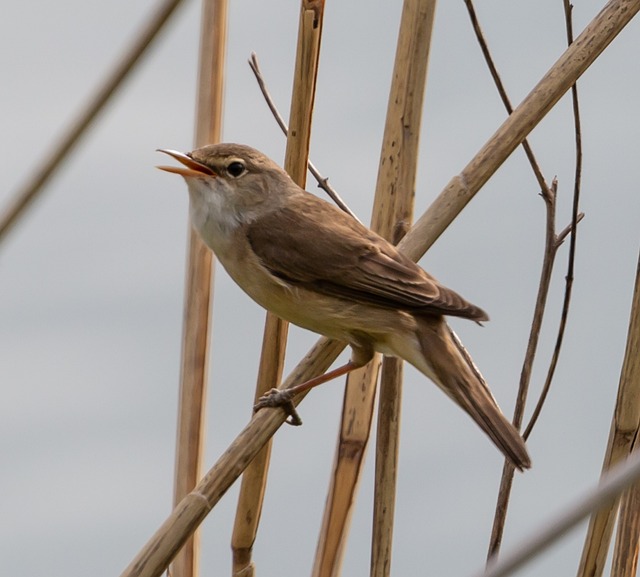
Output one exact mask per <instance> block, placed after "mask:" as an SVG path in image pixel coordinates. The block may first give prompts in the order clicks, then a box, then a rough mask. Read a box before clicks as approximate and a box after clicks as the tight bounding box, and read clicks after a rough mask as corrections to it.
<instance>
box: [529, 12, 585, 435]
mask: <svg viewBox="0 0 640 577" xmlns="http://www.w3.org/2000/svg"><path fill="white" fill-rule="evenodd" d="M563 6H564V14H565V24H566V29H567V44H568V45H569V46H571V44H572V43H573V23H572V18H571V12H572V6H571V4H570V3H569V0H563ZM571 101H572V105H573V124H574V130H575V142H576V166H575V176H574V181H573V206H572V212H571V226H570V230H571V238H570V239H569V258H568V263H567V276H566V277H565V290H564V301H563V303H562V313H561V316H560V326H559V327H558V335H557V337H556V343H555V346H554V349H553V355H552V357H551V362H550V364H549V370H548V371H547V377H546V379H545V382H544V386H543V387H542V392H541V393H540V398H539V399H538V403H537V404H536V408H535V409H534V411H533V414H532V415H531V419H530V420H529V424H528V425H527V428H526V430H525V432H524V434H523V437H524V438H525V439H528V438H529V435H530V434H531V431H532V430H533V427H534V426H535V424H536V421H537V420H538V417H539V416H540V412H541V411H542V407H543V405H544V402H545V400H546V398H547V395H548V393H549V389H550V388H551V381H552V380H553V375H554V374H555V370H556V366H557V364H558V359H559V357H560V349H561V348H562V341H563V340H564V334H565V329H566V326H567V319H568V317H569V305H570V303H571V290H572V288H573V269H574V263H575V254H576V239H577V232H578V223H579V222H580V221H581V220H582V217H583V216H584V214H582V213H580V212H579V208H580V185H581V182H582V129H581V124H580V104H579V102H578V86H577V85H576V84H574V85H573V86H572V87H571ZM563 232H564V231H563ZM563 238H564V237H562V233H561V234H560V235H558V239H557V241H556V244H560V243H561V242H562V240H563Z"/></svg>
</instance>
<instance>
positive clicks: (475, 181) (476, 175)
mask: <svg viewBox="0 0 640 577" xmlns="http://www.w3.org/2000/svg"><path fill="white" fill-rule="evenodd" d="M638 10H640V0H612V1H611V2H609V3H608V4H607V5H606V6H605V7H604V8H603V10H602V11H601V12H600V13H599V14H598V15H597V16H596V17H595V18H594V19H593V21H592V22H591V23H590V24H589V26H587V28H586V29H585V30H584V31H583V32H582V34H581V35H580V36H579V37H578V38H577V39H576V41H575V42H574V43H573V44H572V45H571V46H570V47H569V48H568V49H567V50H566V51H565V53H564V54H563V55H562V56H561V57H560V59H559V60H558V61H557V62H556V64H554V65H553V66H552V68H551V69H550V70H549V71H548V72H547V74H546V75H545V76H544V77H543V79H542V80H541V81H540V82H539V83H538V85H537V86H536V87H535V88H534V90H533V91H532V92H531V93H530V94H529V96H527V97H526V98H525V100H524V101H523V102H522V103H521V104H520V105H519V106H518V107H517V108H516V110H515V111H514V113H513V114H512V115H511V116H509V118H507V120H506V121H505V122H504V123H503V124H502V126H501V127H500V128H499V129H498V130H497V132H496V133H495V134H494V135H493V136H492V137H491V138H490V139H489V141H488V142H487V143H486V144H485V145H484V146H483V147H482V149H481V150H480V151H479V152H478V153H477V154H476V155H475V156H474V157H473V159H472V160H471V162H470V163H469V164H468V165H467V166H466V167H465V168H464V169H463V171H462V172H461V173H460V175H458V176H457V177H455V178H453V179H452V181H451V182H450V183H449V184H448V185H447V186H446V187H445V189H444V190H443V191H442V192H441V193H440V195H439V196H438V198H437V199H436V200H435V202H434V203H433V204H432V205H431V207H430V208H429V209H428V210H427V211H426V212H425V213H424V214H423V215H422V216H421V217H420V219H419V220H418V222H417V223H416V224H415V225H414V226H413V227H412V228H411V230H410V231H409V232H408V233H407V235H406V237H405V238H403V240H402V241H401V242H400V243H399V245H398V247H399V248H400V250H402V251H403V252H404V253H405V254H406V255H407V256H408V257H410V258H412V259H413V260H418V259H419V258H421V257H422V255H423V254H424V253H425V252H426V250H427V249H428V248H429V247H430V246H431V245H432V244H433V243H434V242H435V241H436V240H437V239H438V237H439V236H440V234H442V232H443V231H444V230H445V229H446V227H447V226H448V225H449V224H450V223H451V222H452V221H453V219H454V218H455V217H456V216H457V215H458V214H459V213H460V211H461V210H462V209H463V208H464V206H466V204H467V203H468V202H469V201H470V200H471V198H473V196H474V195H475V194H476V193H477V192H478V190H479V189H480V187H481V186H482V185H483V184H484V183H485V182H486V181H487V180H488V179H489V177H490V176H491V174H493V172H495V171H496V170H497V168H498V167H499V166H500V165H501V164H502V162H504V160H505V159H506V158H507V157H508V156H509V154H511V152H513V150H514V149H515V148H516V147H517V146H518V145H519V144H520V142H522V140H523V139H524V138H525V137H526V135H527V134H528V133H529V132H530V131H531V130H532V129H533V128H534V127H535V126H536V124H537V123H538V122H540V120H541V119H542V118H543V117H544V116H545V114H546V113H547V112H548V111H549V110H550V109H551V107H552V106H553V105H554V104H555V103H556V102H557V101H558V100H559V99H560V97H561V96H562V95H563V94H564V93H565V92H566V91H567V90H568V89H569V88H570V87H571V85H572V84H573V83H575V81H576V80H577V79H578V77H579V76H580V75H581V74H582V73H583V72H584V71H585V70H586V69H587V68H588V67H589V66H590V65H591V64H592V63H593V61H594V60H595V59H596V58H597V56H598V55H599V54H600V53H601V52H602V51H603V50H604V49H605V48H606V47H607V46H608V45H609V43H610V42H611V41H612V40H613V38H615V36H616V35H617V34H618V33H619V32H620V31H621V30H622V29H623V28H624V27H625V26H626V24H628V22H629V21H630V20H631V19H632V18H633V16H634V15H635V14H636V13H637V12H638ZM344 346H345V345H344V344H343V343H337V342H334V341H331V340H329V339H325V338H321V339H320V340H319V341H318V343H317V344H316V345H315V346H314V347H313V348H312V349H311V351H310V352H309V353H308V354H307V355H306V357H305V358H304V359H303V360H302V361H301V362H300V363H299V364H298V366H297V367H296V368H295V369H294V371H293V373H292V374H291V375H290V376H289V378H288V379H287V380H286V381H285V383H284V385H283V386H284V387H287V386H292V385H293V384H295V383H299V382H302V381H303V380H306V379H308V378H310V377H313V376H315V375H317V374H319V373H320V372H323V371H325V370H326V369H327V368H328V367H329V366H330V365H331V363H332V362H333V361H334V360H335V359H336V358H337V356H338V355H339V354H340V352H341V351H342V350H343V348H344ZM300 397H302V395H301V396H300ZM296 400H297V401H298V402H299V400H301V399H296ZM284 420H285V414H284V412H283V411H281V410H264V411H260V412H259V413H258V414H256V415H255V416H254V417H253V419H252V420H251V421H250V422H249V424H248V425H247V426H246V427H245V428H244V429H243V430H242V431H241V432H240V434H239V435H238V436H237V437H236V439H235V440H234V441H233V442H232V443H231V445H230V446H229V448H228V449H227V450H226V451H225V453H223V455H222V456H221V457H220V458H219V459H218V461H217V462H216V464H215V465H214V466H213V467H212V468H211V469H210V470H209V472H208V473H207V474H206V475H205V476H204V478H203V479H202V481H201V482H200V483H198V486H197V487H196V488H195V489H194V491H192V492H191V493H190V494H189V495H187V496H186V497H185V498H184V499H183V500H182V501H181V502H180V503H179V504H178V506H177V507H176V508H175V509H174V511H173V512H172V513H171V514H170V515H169V517H168V518H167V519H166V521H165V522H164V523H163V524H162V525H161V526H160V528H159V529H158V530H157V531H156V533H155V534H154V535H153V536H152V537H151V539H150V540H149V541H148V542H147V544H146V545H145V546H144V547H143V548H142V549H141V551H140V552H139V553H138V555H136V557H135V558H134V559H133V561H132V562H131V563H130V565H129V566H128V567H127V568H126V569H125V571H124V572H123V573H122V577H132V576H134V575H135V576H140V577H158V576H159V575H160V574H161V573H162V571H164V569H165V568H166V567H167V565H168V564H169V562H170V561H171V559H172V558H173V557H174V555H175V554H176V552H177V551H178V549H179V548H180V546H181V545H182V544H183V543H184V542H185V540H186V539H187V538H188V537H189V535H191V533H193V531H194V530H195V529H196V527H197V526H198V525H199V524H200V523H201V522H202V520H203V519H204V518H205V517H206V515H207V514H208V512H209V511H210V510H211V509H212V508H213V507H214V506H215V505H216V503H217V502H218V501H219V500H220V498H221V497H222V495H224V493H225V492H226V491H227V490H228V489H229V487H230V486H231V484H232V483H233V482H234V481H235V480H236V479H237V478H238V477H239V476H240V474H241V473H242V471H243V470H244V469H245V468H246V467H247V465H248V464H249V463H250V462H251V460H252V459H253V458H254V457H255V455H256V454H257V453H258V451H259V450H260V449H261V448H262V447H263V446H264V444H265V443H266V442H267V441H268V439H269V438H270V437H271V436H272V435H273V434H274V433H275V432H276V430H277V429H278V427H280V426H281V425H282V423H283V422H284Z"/></svg>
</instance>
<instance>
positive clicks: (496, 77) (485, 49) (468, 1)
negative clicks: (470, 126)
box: [465, 0, 549, 194]
mask: <svg viewBox="0 0 640 577" xmlns="http://www.w3.org/2000/svg"><path fill="white" fill-rule="evenodd" d="M465 5H466V6H467V11H468V12H469V18H470V19H471V25H472V26H473V31H474V32H475V35H476V39H477V40H478V44H480V50H482V54H483V56H484V59H485V61H486V63H487V66H488V67H489V72H490V73H491V77H492V78H493V81H494V82H495V85H496V88H497V90H498V94H499V95H500V98H501V99H502V103H503V104H504V107H505V109H506V110H507V112H508V113H509V114H511V113H512V112H513V106H512V105H511V101H510V100H509V96H508V95H507V91H506V89H505V87H504V84H503V83H502V79H501V78H500V74H498V69H497V68H496V65H495V63H494V61H493V57H492V56H491V52H490V51H489V46H488V44H487V42H486V40H485V38H484V34H483V32H482V28H480V23H479V21H478V17H477V15H476V10H475V8H474V6H473V2H472V0H465ZM522 148H524V152H525V154H526V155H527V159H528V160H529V164H530V165H531V168H532V169H533V174H534V175H535V177H536V180H537V181H538V185H539V186H540V190H541V191H542V192H543V194H546V193H548V191H549V186H548V185H547V183H546V181H545V179H544V176H543V174H542V170H540V166H539V164H538V161H537V160H536V157H535V155H534V154H533V150H532V149H531V146H530V145H529V141H528V140H527V139H526V138H525V139H524V140H523V141H522Z"/></svg>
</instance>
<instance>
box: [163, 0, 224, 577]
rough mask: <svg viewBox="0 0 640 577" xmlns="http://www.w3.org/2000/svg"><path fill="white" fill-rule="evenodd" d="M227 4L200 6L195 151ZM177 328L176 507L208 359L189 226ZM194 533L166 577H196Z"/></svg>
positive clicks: (200, 280) (220, 67) (188, 470)
mask: <svg viewBox="0 0 640 577" xmlns="http://www.w3.org/2000/svg"><path fill="white" fill-rule="evenodd" d="M226 36H227V0H205V2H203V5H202V24H201V30H200V58H199V70H198V90H197V105H196V127H195V130H196V133H195V145H196V147H200V146H204V145H205V144H209V143H213V142H219V141H220V135H221V132H222V99H223V79H224V58H225V52H226ZM188 243H189V245H188V251H187V253H188V254H187V271H186V283H185V297H184V299H185V300H184V318H183V329H182V358H181V366H180V393H179V405H178V430H177V438H176V464H175V482H174V489H173V502H174V505H177V504H178V503H179V502H180V501H181V500H182V499H183V498H184V497H185V496H186V495H188V494H189V492H190V491H191V490H192V489H193V488H194V487H195V486H196V483H197V482H198V481H199V480H200V477H201V475H202V454H203V451H204V436H205V427H204V423H205V407H206V403H205V399H206V391H207V376H208V370H207V367H208V357H209V334H210V330H209V319H210V316H211V301H212V298H213V297H212V292H213V291H212V286H211V280H212V273H213V268H214V267H213V256H212V253H211V251H210V250H209V249H208V248H207V247H206V246H205V245H204V243H203V242H202V240H200V238H199V237H198V235H197V234H196V233H195V231H194V230H193V229H192V228H191V227H189V239H188ZM198 567H199V534H198V533H197V532H196V533H194V534H193V536H192V538H191V539H189V540H188V541H187V543H186V544H185V546H184V547H183V548H182V550H181V551H180V553H179V554H178V555H177V556H176V558H175V560H174V562H173V564H172V566H171V575H172V577H197V575H198V573H199V571H198Z"/></svg>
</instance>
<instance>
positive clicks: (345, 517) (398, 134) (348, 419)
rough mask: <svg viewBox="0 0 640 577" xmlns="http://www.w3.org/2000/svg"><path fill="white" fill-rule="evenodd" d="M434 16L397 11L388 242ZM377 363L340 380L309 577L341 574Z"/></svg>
mask: <svg viewBox="0 0 640 577" xmlns="http://www.w3.org/2000/svg"><path fill="white" fill-rule="evenodd" d="M434 13H435V0H405V2H404V5H403V10H402V17H401V22H400V30H399V33H398V45H397V48H396V60H395V64H394V69H393V77H392V83H391V89H390V94H389V103H388V108H387V118H386V124H385V131H384V136H383V144H382V150H381V153H380V167H379V171H378V181H377V184H376V192H375V199H374V207H373V217H372V226H371V227H372V229H373V230H375V231H376V232H378V233H379V234H381V235H382V236H384V237H385V238H387V239H389V240H392V241H394V242H398V241H399V240H400V239H401V238H402V237H403V236H404V234H405V233H406V231H407V230H408V228H409V226H410V223H411V218H412V213H413V198H414V191H415V179H416V172H417V164H418V160H417V158H418V141H419V135H420V125H421V118H422V103H423V97H424V89H425V80H426V71H427V62H428V57H429V45H430V40H431V30H432V27H433V17H434ZM380 362H381V356H380V355H376V356H375V358H374V359H373V361H371V362H370V363H369V365H368V366H366V367H363V368H362V369H360V370H357V371H353V372H352V373H350V374H349V375H348V377H347V385H346V390H345V397H344V404H343V409H342V424H341V428H340V435H339V438H338V446H337V447H336V452H335V459H334V467H333V472H332V475H331V483H330V486H329V491H328V495H327V503H326V506H325V512H324V517H323V522H322V529H321V532H320V538H319V542H318V547H317V550H316V559H315V564H314V570H313V575H314V576H315V577H332V576H335V575H338V574H339V572H340V565H341V561H342V555H343V552H344V549H345V542H346V539H347V535H348V529H349V523H350V520H351V516H352V512H353V506H354V504H355V494H356V491H357V487H358V483H359V480H360V473H361V471H362V465H363V463H364V455H365V451H366V447H367V443H368V440H369V434H370V430H371V420H372V417H373V408H374V399H375V391H376V381H377V377H378V371H379V368H380ZM387 362H390V363H391V364H392V365H395V366H396V367H397V368H395V369H394V368H391V367H390V370H387V371H383V374H384V375H386V376H388V377H392V376H393V377H395V378H391V379H390V380H387V379H385V382H384V385H383V386H384V391H385V395H384V399H383V398H381V403H384V415H385V419H384V422H381V426H382V428H383V431H382V433H381V438H384V439H386V445H385V447H384V448H382V447H379V454H380V451H382V452H385V454H386V455H387V457H389V459H390V460H389V461H388V460H386V459H382V460H379V461H377V469H376V470H377V472H378V477H377V483H376V503H377V505H378V506H377V507H376V508H375V509H374V536H373V553H372V565H373V566H372V575H382V573H380V571H382V570H383V567H386V568H387V569H388V565H389V564H388V555H390V552H391V533H392V528H393V505H394V499H395V472H396V465H395V456H397V443H398V436H397V435H398V432H399V431H398V428H397V425H398V424H399V423H398V420H399V403H398V402H397V401H398V397H399V395H400V391H401V375H402V369H401V363H399V362H397V361H395V360H391V359H385V363H387ZM392 408H393V409H392ZM394 409H395V410H394ZM387 419H388V420H387ZM387 427H392V428H393V430H394V432H393V433H390V432H389V430H387V429H386V428H387ZM383 488H384V489H383ZM383 511H385V512H386V514H383ZM383 517H384V521H385V522H384V523H382V519H383ZM381 540H382V542H383V544H382V545H381ZM383 551H384V553H385V554H382V553H383Z"/></svg>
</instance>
